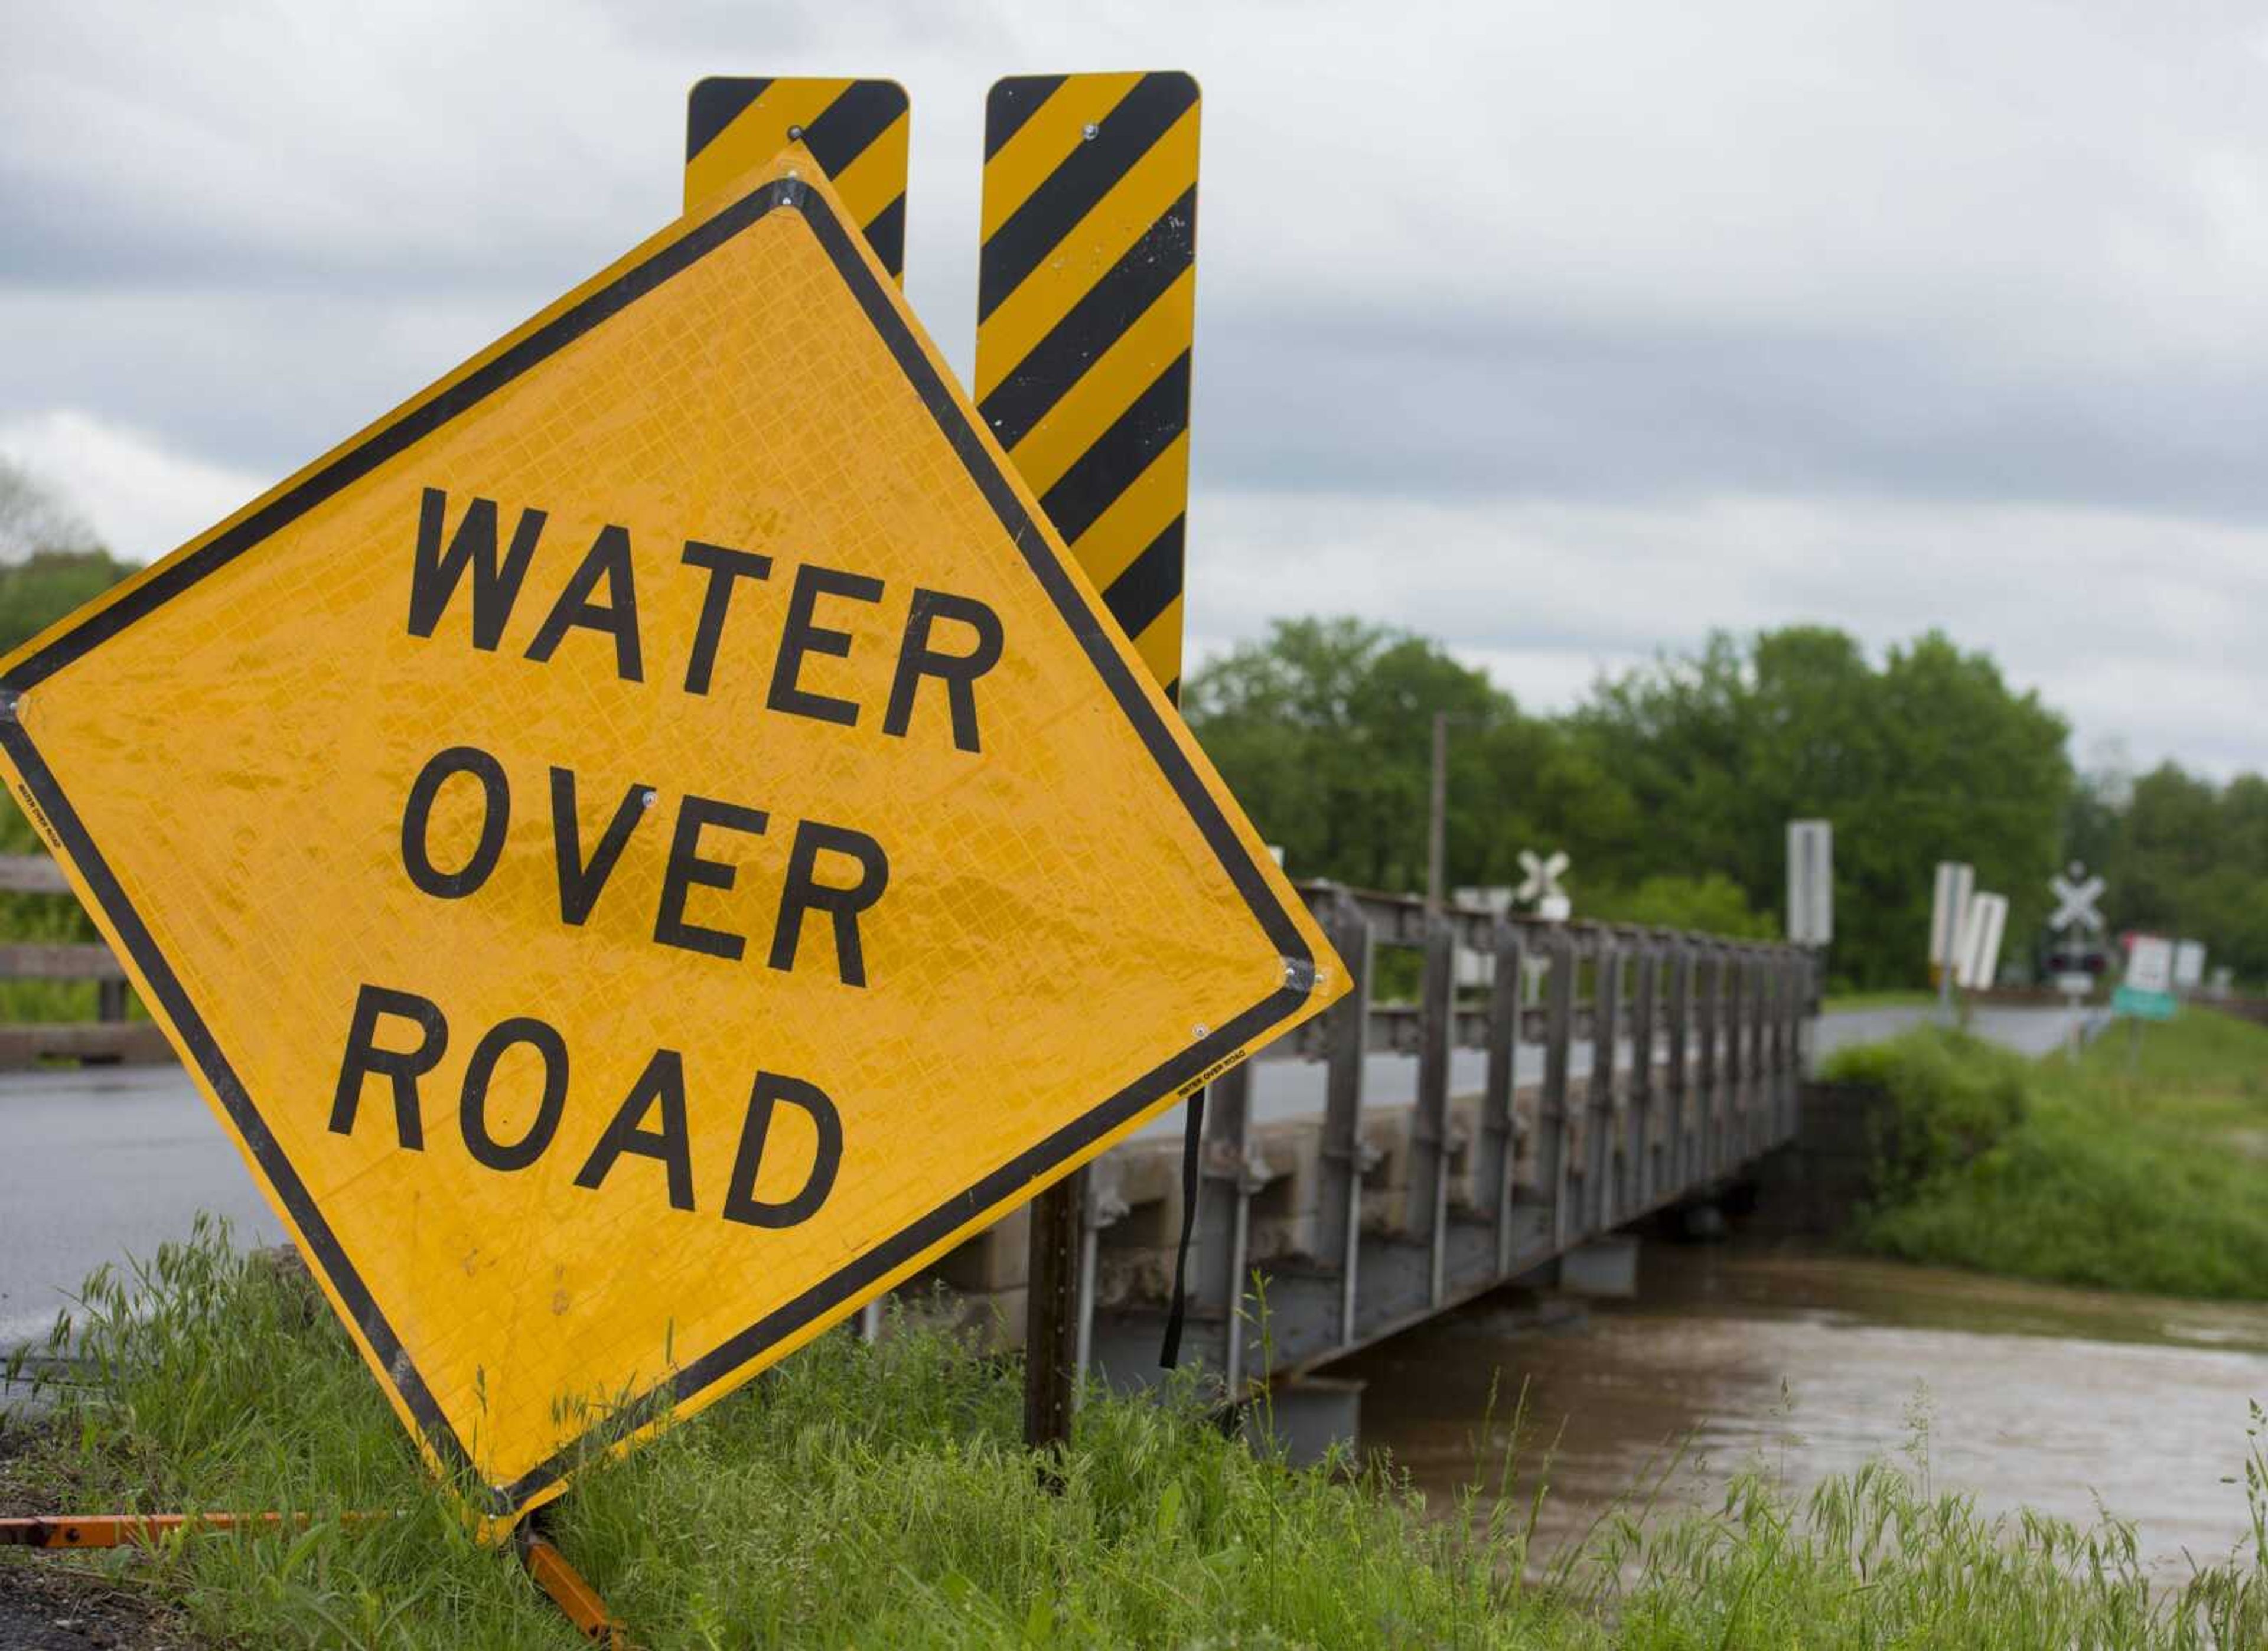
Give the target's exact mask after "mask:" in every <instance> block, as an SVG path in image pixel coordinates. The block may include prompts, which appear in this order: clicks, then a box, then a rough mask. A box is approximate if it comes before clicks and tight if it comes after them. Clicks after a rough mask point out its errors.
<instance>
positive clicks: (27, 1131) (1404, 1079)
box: [0, 1009, 2070, 1348]
mask: <svg viewBox="0 0 2268 1651" xmlns="http://www.w3.org/2000/svg"><path fill="white" fill-rule="evenodd" d="M1928 1013H1929V1011H1927V1010H1925V1009H1867V1010H1861V1011H1859V1012H1856V1013H1852V1014H1844V1015H1833V1016H1827V1017H1826V1018H1825V1019H1823V1021H1822V1022H1821V1023H1820V1024H1819V1027H1818V1030H1817V1032H1816V1044H1815V1052H1816V1053H1820V1054H1825V1053H1830V1052H1832V1051H1833V1050H1835V1049H1838V1048H1841V1047H1843V1046H1845V1045H1848V1044H1852V1043H1861V1042H1865V1041H1867V1040H1868V1039H1870V1038H1883V1037H1888V1036H1889V1035H1890V1034H1891V1033H1893V1032H1896V1031H1899V1030H1901V1029H1902V1028H1904V1027H1905V1026H1907V1025H1911V1024H1914V1023H1915V1022H1917V1021H1919V1020H1921V1019H1922V1018H1924V1017H1925V1016H1926V1015H1927V1014H1928ZM1975 1024H1976V1025H1977V1030H1978V1031H1981V1032H1983V1033H1984V1034H1985V1036H1986V1037H1989V1038H1995V1039H1997V1040H1999V1041H2000V1042H2002V1043H2006V1044H2007V1045H2009V1046H2012V1047H2014V1048H2018V1049H2021V1050H2023V1051H2024V1052H2026V1053H2031V1054H2039V1053H2045V1052H2046V1051H2048V1050H2051V1049H2052V1048H2054V1047H2055V1046H2057V1045H2058V1044H2059V1043H2060V1042H2062V1041H2063V1039H2064V1038H2065V1037H2066V1035H2067V1028H2068V1026H2069V1024H2070V1011H2067V1010H2064V1009H1983V1010H1980V1011H1979V1012H1978V1014H1977V1020H1976V1023H1975ZM1483 1068H1484V1059H1483V1057H1482V1055H1481V1053H1480V1052H1479V1051H1478V1050H1460V1051H1458V1052H1457V1054H1456V1059H1455V1062H1454V1067H1453V1068H1452V1073H1451V1077H1452V1081H1453V1085H1454V1090H1455V1091H1456V1092H1458V1093H1464V1092H1469V1091H1470V1090H1476V1089H1477V1088H1478V1087H1479V1086H1480V1082H1481V1077H1482V1073H1483ZM1572 1068H1573V1071H1574V1073H1575V1075H1577V1076H1581V1075H1584V1074H1586V1073H1587V1072H1588V1070H1589V1069H1590V1051H1589V1049H1588V1048H1587V1047H1579V1048H1577V1049H1576V1050H1575V1051H1573V1060H1572ZM1520 1076H1521V1082H1533V1081H1535V1080H1536V1079H1540V1078H1541V1077H1542V1076H1543V1051H1542V1050H1540V1049H1532V1048H1531V1049H1522V1050H1521V1063H1520ZM1417 1088H1418V1062H1417V1060H1416V1058H1415V1057H1413V1056H1406V1055H1373V1056H1372V1057H1371V1059H1370V1061H1369V1064H1368V1066H1367V1068H1366V1072H1365V1075H1364V1093H1365V1096H1366V1099H1368V1100H1370V1101H1372V1102H1373V1103H1374V1104H1381V1105H1393V1104H1407V1103H1408V1102H1409V1101H1410V1099H1411V1097H1413V1096H1415V1094H1416V1093H1417ZM1321 1106H1322V1068H1320V1067H1318V1066H1314V1065H1312V1064H1309V1063H1307V1062H1304V1061H1292V1060H1270V1061H1263V1062H1261V1063H1260V1064H1259V1066H1258V1067H1257V1068H1256V1069H1255V1072H1254V1075H1253V1110H1254V1115H1255V1117H1256V1118H1259V1119H1270V1118H1284V1117H1296V1116H1298V1115H1300V1114H1301V1113H1304V1112H1314V1111H1317V1110H1319V1109H1320V1107H1321ZM1151 1128H1152V1130H1153V1131H1158V1132H1160V1133H1171V1132H1175V1131H1178V1130H1179V1129H1180V1128H1181V1121H1180V1119H1179V1117H1178V1115H1177V1114H1169V1115H1168V1116H1167V1117H1165V1118H1162V1119H1159V1120H1158V1121H1157V1122H1156V1123H1155V1124H1153V1125H1152V1126H1151ZM0 1142H5V1143H6V1150H5V1152H4V1153H0V1348H4V1347H11V1346H16V1345H17V1344H18V1343H20V1342H23V1341H26V1340H32V1339H37V1338H40V1337H42V1336H44V1335H45V1334H46V1332H47V1329H48V1325H49V1324H52V1323H53V1322H54V1321H55V1312H56V1310H57V1309H58V1308H60V1307H62V1306H63V1305H64V1302H65V1297H64V1295H63V1292H64V1291H66V1290H69V1289H73V1288H77V1284H78V1281H79V1280H81V1279H82V1278H84V1277H85V1275H86V1273H88V1272H89V1271H90V1270H91V1269H92V1267H93V1266H96V1264H98V1263H99V1262H102V1261H106V1260H107V1261H116V1260H119V1259H120V1258H122V1257H124V1256H126V1255H129V1254H134V1255H147V1254H149V1253H150V1252H151V1251H153V1250H154V1249H156V1247H157V1246H158V1244H159V1243H161V1242H162V1241H164V1240H166V1239H168V1238H176V1237H179V1236H181V1235H182V1234H184V1233H186V1232H187V1231H188V1228H189V1222H190V1220H191V1218H192V1217H194V1216H195V1214H196V1213H197V1212H198V1211H199V1210H210V1211H212V1212H214V1213H215V1214H221V1215H225V1216H227V1217H228V1218H229V1219H230V1220H231V1221H232V1222H234V1223H235V1224H236V1228H237V1230H238V1231H239V1234H241V1235H244V1236H247V1238H249V1239H250V1240H252V1241H254V1242H258V1243H263V1244H269V1243H276V1242H278V1241H279V1240H280V1239H281V1237H282V1229H281V1227H280V1226H279V1225H278V1223H277V1222H276V1218H275V1216H274V1215H273V1214H270V1213H269V1208H268V1206H267V1204H266V1203H265V1201H264V1200H261V1196H260V1195H259V1193H258V1192H254V1190H253V1185H252V1180H251V1178H250V1177H249V1176H248V1175H247V1173H246V1171H245V1170H244V1167H243V1165H242V1163H240V1162H239V1159H238V1157H237V1154H236V1149H235V1148H234V1147H232V1145H230V1144H229V1141H228V1138H227V1137H226V1136H225V1134H222V1132H221V1129H220V1126H218V1125H217V1124H216V1123H215V1122H214V1121H213V1119H212V1118H211V1116H210V1114H209V1113H208V1112H206V1111H205V1108H204V1105H203V1102H201V1101H200V1100H199V1099H198V1098H197V1097H196V1093H195V1090H193V1089H192V1088H191V1087H190V1085H189V1081H188V1077H187V1076H186V1075H184V1074H182V1073H181V1072H180V1070H178V1069H177V1068H171V1067H165V1068H139V1069H134V1070H125V1069H117V1068H114V1069H110V1070H103V1069H100V1068H90V1069H86V1070H80V1071H69V1070H56V1071H51V1072H37V1073H24V1074H17V1075H8V1076H5V1077H0Z"/></svg>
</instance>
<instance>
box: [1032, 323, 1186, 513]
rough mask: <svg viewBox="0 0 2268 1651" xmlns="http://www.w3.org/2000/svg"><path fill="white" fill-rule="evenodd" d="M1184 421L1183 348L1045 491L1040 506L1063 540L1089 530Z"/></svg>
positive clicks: (1170, 439)
mask: <svg viewBox="0 0 2268 1651" xmlns="http://www.w3.org/2000/svg"><path fill="white" fill-rule="evenodd" d="M1188 428H1189V351H1187V350H1183V351H1182V353H1181V355H1180V356H1178V357H1176V358H1175V362H1174V364H1173V365H1172V366H1170V367H1168V368H1167V369H1166V371H1163V372H1161V373H1160V374H1159V375H1158V376H1157V378H1154V379H1152V381H1151V384H1150V387H1149V388H1148V389H1146V390H1145V391H1144V392H1142V393H1141V394H1140V395H1138V396H1137V397H1135V398H1134V405H1133V406H1132V407H1128V408H1127V409H1126V410H1125V412H1123V413H1122V414H1120V415H1118V422H1116V423H1115V424H1113V425H1112V426H1111V427H1110V428H1109V429H1107V430H1105V431H1103V432H1102V434H1101V436H1099V437H1096V438H1095V443H1094V446H1092V447H1090V448H1088V449H1087V450H1086V451H1085V452H1083V453H1081V454H1080V455H1079V462H1078V463H1076V464H1074V465H1073V466H1071V468H1070V469H1069V470H1066V471H1065V472H1064V473H1063V478H1062V480H1060V481H1057V483H1056V485H1055V486H1053V487H1052V488H1049V489H1048V492H1047V496H1046V497H1045V498H1043V499H1042V500H1041V501H1040V506H1041V508H1042V510H1046V511H1047V513H1048V519H1049V521H1051V522H1053V523H1054V524H1055V525H1056V532H1058V533H1061V534H1062V535H1063V536H1064V540H1065V541H1066V542H1069V541H1070V540H1072V539H1077V538H1078V537H1079V535H1080V534H1081V533H1084V532H1086V530H1087V529H1088V528H1090V527H1092V526H1094V518H1095V517H1098V516H1101V514H1102V513H1103V512H1104V511H1105V510H1108V509H1109V508H1110V505H1111V502H1112V501H1113V500H1115V499H1116V498H1117V496H1118V495H1120V494H1122V493H1123V492H1125V491H1126V489H1127V488H1128V487H1129V486H1130V485H1131V484H1132V482H1133V481H1134V478H1135V477H1137V476H1138V475H1140V474H1141V473H1143V472H1144V471H1145V470H1146V469H1148V468H1149V467H1150V461H1151V460H1152V459H1155V458H1156V457H1157V456H1158V455H1159V454H1160V453H1161V452H1163V451H1165V450H1166V448H1167V445H1168V444H1170V443H1171V442H1172V441H1173V439H1174V437H1176V436H1178V435H1180V434H1181V433H1182V431H1183V430H1184V429H1188Z"/></svg>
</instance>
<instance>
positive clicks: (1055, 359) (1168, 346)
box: [976, 73, 1198, 698]
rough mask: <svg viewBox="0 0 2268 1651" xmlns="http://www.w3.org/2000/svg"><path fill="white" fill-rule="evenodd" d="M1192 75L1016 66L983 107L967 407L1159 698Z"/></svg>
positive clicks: (1178, 595)
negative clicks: (972, 382)
mask: <svg viewBox="0 0 2268 1651" xmlns="http://www.w3.org/2000/svg"><path fill="white" fill-rule="evenodd" d="M1197 114H1198V100H1197V82H1196V81H1194V80H1192V79H1190V78H1189V76H1187V75H1184V74H1175V73H1168V74H1113V75H1020V76H1015V77H1012V78H1009V79H1006V80H1003V81H1000V82H998V84H995V85H994V86H993V88H992V92H991V95H990V97H989V98H988V99H986V101H985V107H984V193H983V208H982V212H983V224H982V234H983V250H982V253H980V255H979V259H978V265H977V283H976V402H977V406H978V407H979V409H980V410H981V411H982V412H983V416H984V421H985V423H986V424H987V426H988V427H989V428H990V430H991V432H992V434H993V437H995V438H996V439H997V440H998V442H999V444H1000V445H1001V446H1003V447H1005V448H1006V449H1007V450H1008V453H1009V456H1010V457H1011V458H1012V459H1014V460H1015V463H1016V467H1017V470H1018V471H1019V472H1020V474H1021V475H1022V477H1023V479H1024V481H1027V483H1029V484H1030V486H1031V488H1032V491H1033V492H1035V493H1036V494H1038V495H1040V503H1041V504H1042V507H1043V508H1044V509H1045V510H1046V511H1047V514H1048V518H1049V521H1051V522H1052V523H1053V524H1054V525H1055V526H1056V527H1057V530H1059V531H1060V532H1062V534H1063V536H1064V539H1067V540H1068V541H1070V544H1071V552H1072V554H1074V555H1076V556H1077V557H1078V558H1079V566H1080V567H1082V568H1083V569H1086V575H1087V577H1088V578H1090V579H1092V580H1093V581H1094V585H1095V588H1096V589H1097V590H1099V591H1101V592H1102V599H1103V601H1104V602H1105V604H1107V605H1108V607H1109V609H1110V613H1111V617H1112V618H1114V619H1116V620H1117V621H1118V623H1119V625H1120V627H1122V628H1123V630H1124V631H1125V632H1126V634H1127V635H1129V636H1130V637H1132V638H1133V639H1134V647H1135V650H1136V651H1137V652H1138V653H1139V654H1140V655H1141V656H1142V658H1143V661H1144V663H1145V664H1147V665H1148V666H1149V668H1150V671H1151V673H1152V675H1153V676H1155V677H1156V678H1157V679H1158V680H1159V681H1160V682H1162V683H1164V684H1165V685H1166V693H1167V697H1168V698H1175V697H1178V695H1179V693H1180V692H1181V677H1182V537H1183V535H1182V519H1183V514H1184V512H1185V510H1187V508H1188V503H1189V349H1190V344H1191V341H1192V337H1193V334H1194V332H1195V328H1196V325H1197V268H1196V258H1197Z"/></svg>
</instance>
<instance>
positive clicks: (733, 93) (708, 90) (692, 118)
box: [685, 75, 772, 160]
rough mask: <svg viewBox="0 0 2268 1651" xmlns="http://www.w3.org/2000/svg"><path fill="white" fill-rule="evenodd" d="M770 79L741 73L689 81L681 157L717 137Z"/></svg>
mask: <svg viewBox="0 0 2268 1651" xmlns="http://www.w3.org/2000/svg"><path fill="white" fill-rule="evenodd" d="M770 84H772V83H771V82H770V80H768V79H762V80H759V79H752V78H750V77H747V76H745V75H739V76H736V75H711V76H710V77H708V78H707V79H706V80H696V81H695V82H694V83H693V92H692V95H691V96H689V98H687V99H686V100H685V158H686V159H687V160H691V159H692V158H694V157H695V156H696V155H698V154H699V153H700V152H701V151H702V150H704V149H706V148H708V147H709V145H710V144H711V143H715V142H716V141H717V134H718V133H719V132H721V131H723V130H724V129H725V128H726V127H728V126H730V125H732V124H733V121H737V120H739V119H740V112H741V111H742V110H744V109H746V108H747V106H749V105H750V104H752V103H754V102H755V100H756V99H758V98H761V97H762V96H763V95H764V92H765V89H766V88H767V87H769V86H770Z"/></svg>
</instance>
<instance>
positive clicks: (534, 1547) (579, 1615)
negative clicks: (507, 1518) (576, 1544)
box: [519, 1524, 630, 1651]
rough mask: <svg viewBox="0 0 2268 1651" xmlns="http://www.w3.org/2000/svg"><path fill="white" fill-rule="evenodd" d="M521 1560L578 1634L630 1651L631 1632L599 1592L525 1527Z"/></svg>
mask: <svg viewBox="0 0 2268 1651" xmlns="http://www.w3.org/2000/svg"><path fill="white" fill-rule="evenodd" d="M519 1557H520V1560H521V1562H522V1563H523V1564H525V1565H526V1566H527V1574H529V1575H530V1576H532V1577H534V1579H535V1585H536V1586H537V1587H538V1588H541V1589H542V1590H543V1591H544V1592H545V1593H547V1594H549V1595H550V1596H551V1601H552V1603H554V1604H556V1605H557V1606H558V1607H559V1609H560V1610H561V1611H564V1612H565V1613H566V1616H567V1620H568V1621H570V1622H571V1623H573V1624H574V1625H575V1632H576V1633H579V1634H581V1635H582V1636H583V1637H584V1638H585V1640H591V1641H592V1642H593V1643H594V1644H597V1645H603V1646H605V1647H608V1651H630V1629H629V1627H628V1626H627V1625H624V1624H623V1623H622V1622H621V1621H620V1620H619V1619H618V1618H616V1617H615V1614H614V1613H613V1612H612V1611H608V1609H607V1602H606V1601H605V1600H603V1599H600V1597H599V1593H598V1590H597V1589H594V1588H593V1587H592V1586H591V1585H590V1584H589V1583H588V1582H586V1581H584V1580H583V1574H582V1573H581V1572H579V1571H578V1570H577V1569H576V1568H575V1567H573V1566H571V1565H570V1564H568V1563H567V1556H566V1555H565V1554H563V1553H562V1552H559V1550H558V1549H556V1548H555V1547H553V1546H552V1545H550V1544H549V1543H548V1542H546V1541H545V1540H544V1539H543V1538H542V1537H539V1536H537V1535H536V1534H535V1533H534V1531H533V1530H529V1529H528V1528H527V1526H526V1525H524V1524H523V1525H522V1526H520V1528H519Z"/></svg>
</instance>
